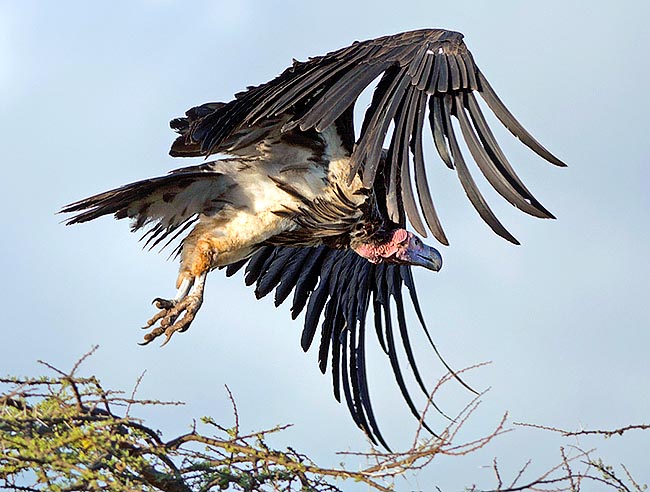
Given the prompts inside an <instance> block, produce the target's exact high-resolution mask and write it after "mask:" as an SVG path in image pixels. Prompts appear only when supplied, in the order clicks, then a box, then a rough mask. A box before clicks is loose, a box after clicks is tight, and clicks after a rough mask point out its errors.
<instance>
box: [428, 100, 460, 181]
mask: <svg viewBox="0 0 650 492" xmlns="http://www.w3.org/2000/svg"><path fill="white" fill-rule="evenodd" d="M443 111H444V110H443V108H442V97H441V96H433V97H431V98H430V99H429V125H430V126H431V133H433V142H434V143H435V145H436V150H437V151H438V155H439V156H440V158H441V159H442V161H443V162H444V163H445V165H446V166H447V167H448V168H449V169H454V163H453V161H452V160H451V157H450V156H449V148H448V147H447V143H446V142H445V136H444V121H443V118H442V113H443Z"/></svg>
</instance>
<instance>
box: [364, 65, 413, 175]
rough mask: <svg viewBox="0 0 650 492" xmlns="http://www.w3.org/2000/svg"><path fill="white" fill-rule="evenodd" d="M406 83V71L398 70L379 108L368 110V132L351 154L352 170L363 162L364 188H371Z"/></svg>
mask: <svg viewBox="0 0 650 492" xmlns="http://www.w3.org/2000/svg"><path fill="white" fill-rule="evenodd" d="M408 83H409V79H408V77H407V76H406V71H405V70H400V71H399V72H398V73H397V75H396V76H395V80H394V81H393V82H392V83H391V85H390V87H389V89H388V91H386V93H385V94H384V97H382V101H380V104H379V107H373V104H371V105H370V107H369V108H368V111H370V112H372V114H373V116H372V120H371V122H370V125H369V127H368V131H367V132H366V133H365V134H364V135H363V136H362V137H361V140H360V142H359V145H358V147H357V149H356V150H355V151H354V153H353V154H352V160H353V166H352V168H353V169H355V168H356V169H358V163H360V162H363V177H362V181H363V184H364V186H366V187H371V186H372V183H373V182H374V180H375V175H376V172H377V166H378V164H379V158H380V157H381V152H382V146H383V145H382V144H383V142H384V138H385V137H386V132H387V131H388V126H389V125H390V122H391V119H392V118H393V116H394V115H395V112H396V111H397V108H398V106H399V104H400V102H401V99H402V93H403V92H404V88H405V87H406V85H407V84H408Z"/></svg>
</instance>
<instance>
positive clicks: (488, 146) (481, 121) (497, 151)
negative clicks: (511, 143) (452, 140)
mask: <svg viewBox="0 0 650 492" xmlns="http://www.w3.org/2000/svg"><path fill="white" fill-rule="evenodd" d="M465 105H466V107H467V108H468V110H469V114H470V116H471V118H472V122H473V123H474V128H475V129H476V131H477V133H478V136H479V138H480V139H481V142H482V143H483V147H484V148H485V150H486V151H487V153H488V155H490V158H491V160H492V161H494V162H495V164H497V165H498V166H499V167H500V169H501V173H502V174H503V175H504V176H506V178H507V179H508V180H509V181H510V184H511V185H512V186H513V187H514V188H515V189H516V190H517V191H518V192H519V194H521V195H522V196H524V197H525V198H527V199H529V200H530V201H531V203H532V204H533V205H534V206H535V207H536V208H537V209H538V210H540V211H541V212H542V213H543V214H544V217H546V218H550V219H554V218H555V216H554V215H553V214H552V213H551V212H549V211H548V210H547V209H546V208H545V207H544V206H543V205H542V204H541V203H540V202H539V201H538V200H537V199H536V198H535V197H534V196H533V195H532V193H531V192H530V191H528V189H527V188H526V186H525V185H524V183H522V181H521V180H520V179H519V176H517V174H516V173H515V171H514V169H513V168H512V166H511V165H510V163H509V162H508V159H507V158H506V156H505V154H504V153H503V151H502V150H501V147H499V144H498V143H497V141H496V138H495V137H494V135H493V134H492V130H490V127H489V126H488V124H487V122H486V121H485V117H484V116H483V112H482V111H481V108H480V106H479V105H478V102H477V101H476V98H475V97H474V94H472V93H471V92H470V93H467V94H466V95H465Z"/></svg>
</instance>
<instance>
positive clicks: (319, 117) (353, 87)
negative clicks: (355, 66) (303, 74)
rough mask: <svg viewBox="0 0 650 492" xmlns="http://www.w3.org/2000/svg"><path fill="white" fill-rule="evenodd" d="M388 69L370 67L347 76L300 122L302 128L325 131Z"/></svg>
mask: <svg viewBox="0 0 650 492" xmlns="http://www.w3.org/2000/svg"><path fill="white" fill-rule="evenodd" d="M386 68H388V67H387V65H386V64H380V65H370V66H368V68H367V70H365V71H364V72H362V73H357V72H349V73H347V74H345V75H344V76H343V77H341V79H339V80H338V81H337V82H336V83H335V84H334V85H333V86H332V87H331V88H330V89H329V90H328V91H327V92H326V94H325V95H324V96H323V97H322V98H321V99H320V100H319V101H318V102H317V103H315V104H314V106H313V107H312V108H311V109H310V110H309V111H308V112H307V113H306V114H305V115H304V116H303V117H302V118H301V119H300V120H299V121H298V124H299V125H300V128H301V129H302V130H306V129H308V128H312V127H315V128H316V130H317V131H319V132H322V131H323V130H325V128H327V127H328V126H329V125H331V124H332V123H333V122H334V121H335V120H336V119H337V118H338V117H339V116H340V115H341V113H342V112H343V111H345V109H346V108H347V107H349V106H350V105H351V104H352V103H354V101H356V99H357V98H358V97H359V94H361V92H362V91H363V90H364V89H365V88H366V87H367V86H368V85H369V84H370V83H371V82H372V81H373V80H375V79H376V78H377V77H378V76H379V74H381V73H382V72H383V71H384V70H386Z"/></svg>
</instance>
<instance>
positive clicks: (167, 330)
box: [140, 274, 206, 346]
mask: <svg viewBox="0 0 650 492" xmlns="http://www.w3.org/2000/svg"><path fill="white" fill-rule="evenodd" d="M205 277H206V274H203V275H201V276H199V277H197V278H196V279H194V281H192V282H191V283H190V285H191V286H192V287H191V289H187V288H184V287H185V286H184V287H183V288H181V289H179V295H177V297H176V298H174V299H162V298H160V297H157V298H156V299H154V300H153V304H154V305H155V306H156V307H157V308H158V309H160V311H159V312H158V313H156V314H155V315H154V316H153V317H152V318H151V319H150V320H149V321H147V325H146V326H144V327H143V328H144V329H149V328H151V331H150V332H149V333H147V334H146V335H145V336H144V340H143V341H142V342H141V343H140V345H147V344H148V343H150V342H151V341H153V340H155V339H156V338H158V337H159V336H161V335H165V340H164V342H163V343H162V345H161V346H164V345H166V344H167V342H169V340H170V339H171V337H172V335H174V333H176V332H184V331H186V330H187V329H188V328H189V327H190V325H191V324H192V321H194V318H195V317H196V313H197V312H198V311H199V309H200V308H201V304H203V288H204V286H205ZM156 325H158V326H156ZM152 327H153V328H152Z"/></svg>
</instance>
